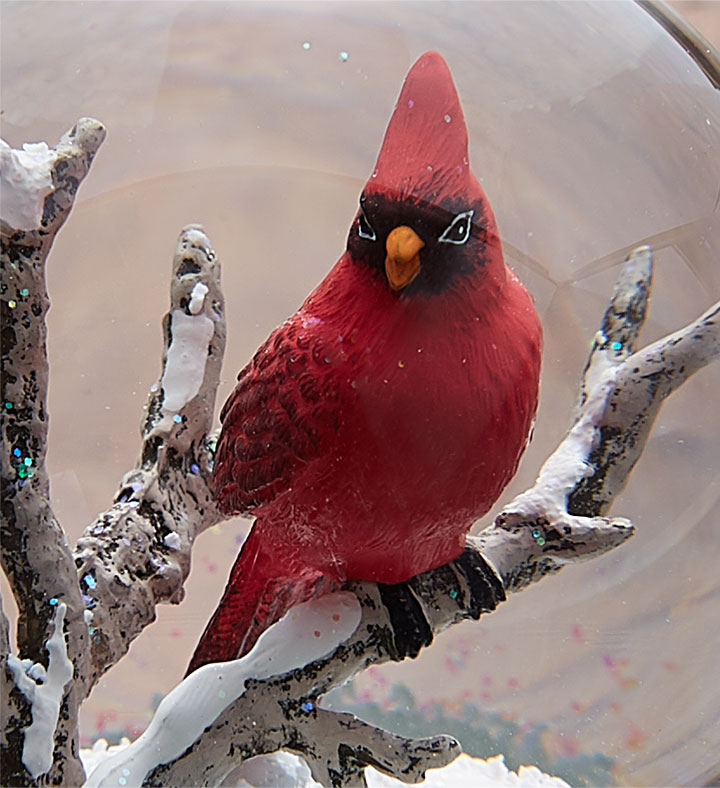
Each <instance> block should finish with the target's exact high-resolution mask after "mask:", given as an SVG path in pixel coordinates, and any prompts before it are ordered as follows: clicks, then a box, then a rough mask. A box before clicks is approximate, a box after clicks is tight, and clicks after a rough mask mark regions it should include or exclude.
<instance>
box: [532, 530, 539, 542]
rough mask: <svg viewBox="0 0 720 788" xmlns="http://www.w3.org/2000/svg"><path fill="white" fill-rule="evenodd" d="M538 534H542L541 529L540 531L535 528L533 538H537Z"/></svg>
mask: <svg viewBox="0 0 720 788" xmlns="http://www.w3.org/2000/svg"><path fill="white" fill-rule="evenodd" d="M538 536H540V531H539V530H538V529H537V528H535V529H534V530H533V538H534V539H537V538H538Z"/></svg>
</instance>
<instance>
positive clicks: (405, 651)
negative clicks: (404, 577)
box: [378, 583, 433, 662]
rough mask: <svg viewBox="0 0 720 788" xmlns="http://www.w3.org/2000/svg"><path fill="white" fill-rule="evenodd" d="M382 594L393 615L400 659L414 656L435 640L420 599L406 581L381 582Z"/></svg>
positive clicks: (396, 657)
mask: <svg viewBox="0 0 720 788" xmlns="http://www.w3.org/2000/svg"><path fill="white" fill-rule="evenodd" d="M378 589H379V591H380V598H381V599H382V603H383V604H384V605H385V607H386V608H387V611H388V615H389V616H390V624H391V626H392V630H393V640H394V646H395V654H393V659H394V660H395V661H397V662H399V661H400V660H403V659H405V657H410V658H411V659H414V658H415V657H417V655H418V654H419V653H420V649H421V648H423V646H429V645H430V644H431V643H432V639H433V633H432V629H431V627H430V624H429V623H428V620H427V618H426V617H425V613H424V612H423V609H422V607H421V606H420V603H419V602H418V600H417V598H416V597H415V595H414V594H413V593H412V591H411V590H410V588H409V587H408V585H407V584H405V583H398V584H397V585H391V586H390V585H385V584H384V583H378Z"/></svg>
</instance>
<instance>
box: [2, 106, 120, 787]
mask: <svg viewBox="0 0 720 788" xmlns="http://www.w3.org/2000/svg"><path fill="white" fill-rule="evenodd" d="M104 138H105V129H104V128H103V126H102V125H101V124H100V123H98V122H97V121H95V120H91V119H89V118H83V119H81V120H80V121H78V123H77V125H76V126H74V127H73V128H72V129H71V130H70V131H69V132H68V133H67V134H65V136H64V137H63V138H62V139H61V140H60V142H59V143H58V145H57V146H56V147H55V148H54V149H52V150H51V149H49V148H48V146H47V145H45V143H38V144H35V145H26V146H25V148H24V149H23V150H22V151H14V150H11V149H10V148H9V147H8V146H7V145H6V144H4V143H3V145H2V148H0V155H1V156H2V167H1V168H0V169H1V170H2V189H3V201H2V221H1V222H0V224H1V228H0V229H1V235H2V254H1V255H0V265H1V267H2V282H3V285H2V301H1V307H2V351H1V352H2V370H3V374H2V383H1V386H2V408H1V411H0V422H1V424H2V440H3V446H4V447H5V450H4V451H3V452H2V461H1V462H2V482H3V483H2V540H0V543H1V545H2V549H1V550H0V556H1V557H2V566H3V569H4V571H5V574H6V575H7V577H8V580H9V582H10V586H11V588H12V591H13V595H14V597H15V600H16V603H17V606H18V610H19V620H18V627H17V643H18V650H19V652H20V653H21V654H22V655H23V657H24V658H26V659H29V660H30V662H31V663H32V664H39V665H47V662H48V659H49V654H48V647H47V644H48V643H49V642H50V640H51V638H52V637H53V633H54V631H55V629H56V627H55V623H54V621H55V620H56V618H55V617H56V614H57V603H58V601H61V602H62V604H63V605H64V606H65V608H64V609H66V613H65V614H64V616H63V621H62V622H61V624H60V626H61V628H63V627H64V635H63V633H60V636H61V637H65V638H66V639H67V648H68V657H69V659H70V660H71V662H72V664H73V666H74V671H75V681H74V682H73V683H72V684H71V686H70V689H69V691H68V692H67V693H66V695H65V697H64V699H63V701H62V707H63V708H62V713H61V714H60V720H59V724H58V726H57V731H55V732H54V742H55V753H54V759H53V766H52V771H51V778H52V779H53V780H66V781H68V782H70V783H72V782H73V781H77V780H78V779H80V777H81V775H82V766H81V764H80V762H79V760H78V759H77V756H76V755H74V754H73V753H76V752H77V713H78V710H79V708H80V703H81V702H82V700H83V699H84V697H85V695H86V689H87V686H86V683H85V677H86V675H87V664H88V651H87V625H86V623H85V617H84V612H85V611H84V605H83V603H82V599H81V597H80V589H79V587H78V583H77V573H76V570H75V563H74V561H73V556H72V553H71V551H70V546H69V545H68V543H67V540H66V538H65V533H64V531H63V530H62V528H61V526H60V524H59V523H58V521H57V518H56V517H55V515H54V513H53V511H52V508H51V506H50V497H49V482H48V475H47V470H46V468H45V456H46V453H47V432H48V411H47V386H48V362H47V348H46V335H47V329H46V324H45V315H46V313H47V310H48V308H49V305H50V302H49V300H48V295H47V289H46V286H45V261H46V259H47V255H48V253H49V251H50V247H51V245H52V242H53V240H54V238H55V235H56V233H57V232H58V230H59V229H60V227H61V226H62V225H63V223H64V222H65V220H66V219H67V217H68V215H69V213H70V210H71V208H72V204H73V201H74V198H75V194H76V192H77V189H78V185H79V183H80V181H81V180H82V179H83V178H84V177H85V175H86V174H87V172H88V170H89V168H90V164H91V162H92V160H93V158H94V156H95V153H96V152H97V150H98V148H99V147H100V145H101V144H102V142H103V140H104ZM3 674H4V675H3V677H2V680H3V681H4V682H11V681H12V678H11V676H10V675H9V674H8V671H7V670H5V671H3ZM4 693H5V690H4ZM4 693H3V694H4ZM8 697H9V707H8V708H6V709H4V712H5V715H7V716H5V719H6V720H8V721H10V722H12V723H14V727H13V728H12V730H9V732H7V733H6V734H5V737H4V740H3V754H4V757H3V782H4V783H5V784H8V783H7V782H5V781H6V780H7V779H8V776H11V777H12V779H13V781H16V780H23V779H27V774H29V771H30V767H28V765H27V764H24V765H23V763H22V762H21V759H20V758H15V757H12V756H9V749H10V750H12V751H13V753H14V754H15V755H18V753H19V750H20V751H21V750H22V741H21V740H22V737H21V736H20V737H19V738H18V736H15V732H16V731H18V730H22V726H23V725H24V726H28V727H29V726H30V725H31V720H30V714H31V707H30V705H29V704H28V699H27V697H26V696H25V695H23V694H22V693H21V692H18V691H12V690H8ZM52 733H53V732H51V742H52V741H53V736H52ZM13 737H14V738H13ZM8 748H9V749H8ZM51 750H52V746H51Z"/></svg>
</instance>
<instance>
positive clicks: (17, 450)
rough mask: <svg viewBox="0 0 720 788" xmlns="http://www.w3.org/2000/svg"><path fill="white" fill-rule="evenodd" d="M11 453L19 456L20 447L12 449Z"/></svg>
mask: <svg viewBox="0 0 720 788" xmlns="http://www.w3.org/2000/svg"><path fill="white" fill-rule="evenodd" d="M13 454H14V455H15V456H16V457H19V456H20V455H21V454H22V452H21V451H20V449H13Z"/></svg>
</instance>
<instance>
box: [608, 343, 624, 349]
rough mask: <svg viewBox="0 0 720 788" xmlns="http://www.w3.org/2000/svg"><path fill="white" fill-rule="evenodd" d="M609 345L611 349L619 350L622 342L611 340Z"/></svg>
mask: <svg viewBox="0 0 720 788" xmlns="http://www.w3.org/2000/svg"><path fill="white" fill-rule="evenodd" d="M610 347H611V348H612V349H613V350H621V349H622V343H621V342H612V343H611V345H610Z"/></svg>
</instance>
